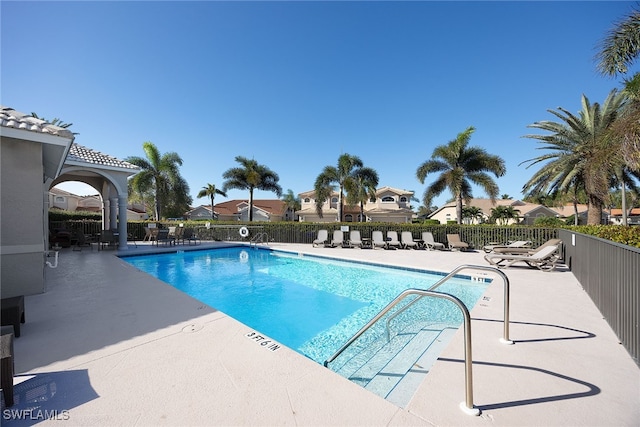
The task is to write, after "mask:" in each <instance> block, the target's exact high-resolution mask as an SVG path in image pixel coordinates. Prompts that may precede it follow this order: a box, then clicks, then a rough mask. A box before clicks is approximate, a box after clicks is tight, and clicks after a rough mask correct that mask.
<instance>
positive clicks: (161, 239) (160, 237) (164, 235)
mask: <svg viewBox="0 0 640 427" xmlns="http://www.w3.org/2000/svg"><path fill="white" fill-rule="evenodd" d="M160 243H164V244H165V245H169V246H171V245H173V244H175V243H176V239H175V237H173V236H169V230H167V229H166V228H165V229H160V230H158V234H157V235H156V241H155V244H156V246H158V245H159V244H160Z"/></svg>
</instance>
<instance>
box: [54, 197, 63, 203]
mask: <svg viewBox="0 0 640 427" xmlns="http://www.w3.org/2000/svg"><path fill="white" fill-rule="evenodd" d="M56 202H64V197H62V196H56Z"/></svg>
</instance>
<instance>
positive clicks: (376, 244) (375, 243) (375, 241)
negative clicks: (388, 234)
mask: <svg viewBox="0 0 640 427" xmlns="http://www.w3.org/2000/svg"><path fill="white" fill-rule="evenodd" d="M371 245H372V247H373V249H375V248H384V249H386V248H387V242H386V241H385V240H384V236H383V235H382V231H379V230H378V231H372V232H371Z"/></svg>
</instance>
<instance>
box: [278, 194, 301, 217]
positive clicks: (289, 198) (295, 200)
mask: <svg viewBox="0 0 640 427" xmlns="http://www.w3.org/2000/svg"><path fill="white" fill-rule="evenodd" d="M282 201H283V202H284V204H285V206H286V207H287V210H288V211H290V212H292V213H293V216H292V218H293V219H295V212H296V211H298V210H300V208H301V207H302V203H300V198H299V197H297V196H296V195H295V194H293V190H291V189H289V190H287V193H286V194H285V195H284V196H282Z"/></svg>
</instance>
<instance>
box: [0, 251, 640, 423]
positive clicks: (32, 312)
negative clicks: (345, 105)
mask: <svg viewBox="0 0 640 427" xmlns="http://www.w3.org/2000/svg"><path fill="white" fill-rule="evenodd" d="M219 245H220V244H207V243H206V242H205V243H204V244H202V245H199V246H197V247H195V246H191V247H188V246H186V247H184V248H183V247H182V246H180V247H179V249H180V250H182V249H194V248H197V249H203V248H205V247H208V246H219ZM270 247H271V248H273V249H278V250H287V251H292V252H294V253H304V254H313V255H321V256H333V257H339V258H343V259H352V260H362V261H371V262H376V263H380V264H389V265H396V266H404V267H415V268H424V269H428V270H435V271H443V272H449V271H451V270H452V269H454V268H455V267H457V266H459V265H461V264H474V265H482V266H487V265H488V264H487V263H486V261H484V259H483V258H482V256H483V255H484V253H482V252H469V253H460V252H437V251H414V250H397V251H385V250H360V249H343V248H313V247H312V246H311V245H301V244H300V245H298V244H277V243H274V244H271V245H270ZM147 250H151V251H154V252H155V251H158V250H161V249H156V248H155V247H151V246H147V245H138V247H137V248H136V247H133V246H130V248H129V250H127V251H126V252H127V254H128V255H129V254H131V255H134V254H138V253H143V252H145V251H147ZM173 250H175V248H173ZM123 252H124V251H123ZM504 272H505V273H506V274H507V276H508V277H509V280H510V282H511V316H510V318H511V322H510V326H511V331H510V338H511V339H512V340H513V341H515V344H514V345H505V344H502V343H500V341H499V338H500V337H501V336H502V325H503V324H502V322H501V319H502V316H503V289H502V288H503V286H502V281H501V280H500V279H498V280H494V282H493V283H492V284H491V285H490V286H489V288H488V289H487V291H486V292H485V294H484V297H483V299H482V300H481V301H480V302H479V303H478V305H476V307H475V308H474V309H473V310H472V311H471V316H472V319H473V320H472V332H473V396H474V404H475V406H477V407H478V408H479V409H480V410H481V411H482V413H481V415H480V416H471V415H466V414H464V413H463V412H462V411H461V410H460V408H459V404H460V402H463V401H464V400H465V382H464V363H463V354H464V352H463V336H462V335H463V334H462V329H460V330H459V331H458V332H457V333H456V335H455V337H454V339H453V341H452V342H451V344H450V345H449V346H448V347H447V348H446V349H445V350H444V352H443V353H442V354H441V355H440V357H439V359H438V360H437V361H436V363H435V365H434V366H433V367H432V369H431V370H430V372H429V374H428V375H427V376H426V378H425V380H424V381H423V382H422V383H421V384H420V386H419V388H418V389H417V391H416V393H415V394H414V396H413V398H412V399H411V400H410V401H409V403H408V404H407V405H406V407H404V408H400V407H398V406H395V405H393V404H392V403H390V402H388V401H386V400H384V399H382V398H380V397H378V396H376V395H374V394H372V393H370V392H368V391H366V390H364V389H362V388H360V387H359V386H357V385H355V384H353V383H351V382H349V381H348V380H346V379H344V378H342V377H340V376H338V375H336V374H334V373H333V372H331V371H329V370H327V369H326V368H324V367H323V366H321V365H319V364H317V363H315V362H313V361H312V360H310V359H307V358H306V357H304V356H301V355H300V354H298V353H296V352H295V351H293V350H290V349H288V348H286V347H280V348H277V343H274V342H270V341H269V342H267V341H268V337H266V338H267V339H256V336H255V335H252V333H254V332H256V331H253V330H252V329H251V328H249V327H247V326H245V325H243V324H241V323H239V322H237V321H235V320H234V319H231V318H229V317H228V316H226V315H225V314H223V313H221V312H218V311H216V310H215V309H213V308H211V307H208V306H205V305H203V304H202V303H200V302H198V301H196V300H194V299H192V298H191V297H189V296H187V295H185V294H183V293H181V292H179V291H177V290H175V289H174V288H172V287H171V286H169V285H166V284H164V283H162V282H160V281H158V280H157V279H155V278H153V277H151V276H149V275H147V274H145V273H142V272H140V271H138V270H136V269H135V268H134V267H132V266H131V265H129V264H127V263H126V262H124V261H122V260H121V259H119V258H118V257H116V256H115V253H114V251H109V250H106V251H97V250H89V249H88V248H85V249H83V250H82V251H79V252H74V251H71V249H66V250H63V251H62V253H61V254H60V259H59V264H58V267H57V268H55V269H50V268H47V269H46V284H47V292H45V293H44V294H40V295H33V296H28V297H26V298H25V309H26V323H25V324H24V325H22V335H21V337H20V338H17V339H16V340H15V341H14V345H15V354H16V359H15V370H16V377H15V382H16V383H18V382H20V381H22V382H21V383H20V384H17V385H16V390H15V391H16V392H15V397H16V405H15V406H14V407H12V408H11V410H12V412H7V411H6V410H3V419H2V424H3V425H7V426H12V425H33V424H35V423H38V422H41V423H42V424H43V425H48V424H55V425H64V426H75V425H83V426H87V425H105V426H114V425H123V426H130V425H137V426H151V425H184V426H196V425H238V426H239V425H261V426H276V425H277V426H281V425H309V426H325V425H336V426H344V425H363V426H364V425H366V426H408V425H412V426H413V425H425V426H482V425H492V426H541V425H545V426H569V425H571V426H637V425H639V424H640V369H639V368H638V366H637V365H636V364H635V363H634V361H633V360H632V359H631V357H630V356H629V354H628V352H627V351H626V350H625V349H624V347H623V346H622V345H620V344H619V342H618V340H617V338H616V336H615V335H614V333H613V332H612V330H611V328H610V327H609V326H608V325H607V323H606V321H605V320H604V319H603V318H602V315H601V314H600V313H599V311H598V310H597V309H596V308H595V306H594V305H593V303H592V302H591V300H590V299H589V297H588V296H587V295H586V293H585V292H584V291H583V290H582V288H581V286H580V284H579V283H578V282H577V280H576V279H575V277H574V276H573V274H572V273H571V272H569V271H567V270H566V269H564V268H561V269H559V271H554V272H550V273H545V272H541V271H537V270H531V269H528V268H519V267H514V268H510V269H506V270H504ZM488 274H489V275H491V274H492V273H488ZM250 336H251V337H250ZM416 369H419V367H416ZM3 409H4V408H3ZM38 411H40V412H38ZM45 411H48V412H45ZM54 415H55V417H53V416H54ZM20 418H21V419H20ZM52 418H56V419H52Z"/></svg>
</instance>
